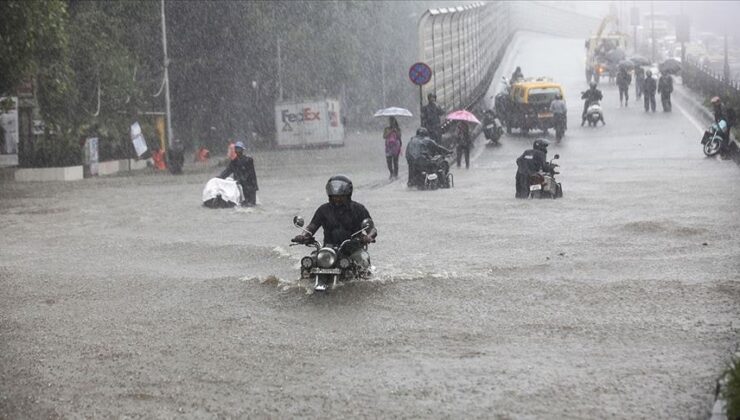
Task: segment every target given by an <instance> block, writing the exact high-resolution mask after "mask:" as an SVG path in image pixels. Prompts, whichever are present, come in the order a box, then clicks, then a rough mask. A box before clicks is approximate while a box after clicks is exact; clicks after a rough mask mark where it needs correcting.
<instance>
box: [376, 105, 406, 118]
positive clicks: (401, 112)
mask: <svg viewBox="0 0 740 420" xmlns="http://www.w3.org/2000/svg"><path fill="white" fill-rule="evenodd" d="M373 117H413V115H412V114H411V111H409V110H408V109H406V108H398V107H395V106H392V107H390V108H386V109H381V110H380V111H378V112H376V113H375V114H374V115H373Z"/></svg>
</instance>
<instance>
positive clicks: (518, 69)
mask: <svg viewBox="0 0 740 420" xmlns="http://www.w3.org/2000/svg"><path fill="white" fill-rule="evenodd" d="M519 79H524V75H523V74H522V68H521V67H519V66H516V69H515V70H514V73H511V79H510V80H509V83H511V84H512V85H513V84H514V83H516V82H517V81H518V80H519Z"/></svg>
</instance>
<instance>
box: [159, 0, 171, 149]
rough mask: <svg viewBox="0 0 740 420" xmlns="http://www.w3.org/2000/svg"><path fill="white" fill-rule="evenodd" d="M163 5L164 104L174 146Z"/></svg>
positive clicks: (168, 130) (169, 141) (169, 143)
mask: <svg viewBox="0 0 740 420" xmlns="http://www.w3.org/2000/svg"><path fill="white" fill-rule="evenodd" d="M160 3H161V6H162V49H163V50H164V106H165V113H166V114H167V145H168V146H172V115H171V112H170V77H169V72H168V70H167V68H168V67H169V65H170V60H169V58H167V27H166V23H165V18H164V0H161V2H160Z"/></svg>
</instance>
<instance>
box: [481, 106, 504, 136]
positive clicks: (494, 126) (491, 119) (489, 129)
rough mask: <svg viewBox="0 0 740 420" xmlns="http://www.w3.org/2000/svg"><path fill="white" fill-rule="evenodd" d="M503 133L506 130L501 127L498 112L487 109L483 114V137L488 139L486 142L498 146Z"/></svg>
mask: <svg viewBox="0 0 740 420" xmlns="http://www.w3.org/2000/svg"><path fill="white" fill-rule="evenodd" d="M503 133H504V128H503V127H502V126H501V122H500V121H499V119H498V117H497V116H496V112H495V111H494V110H492V109H487V110H486V111H485V113H484V114H483V135H484V136H485V137H486V140H489V141H490V142H491V143H490V144H497V143H498V140H499V139H500V138H501V135H502V134H503Z"/></svg>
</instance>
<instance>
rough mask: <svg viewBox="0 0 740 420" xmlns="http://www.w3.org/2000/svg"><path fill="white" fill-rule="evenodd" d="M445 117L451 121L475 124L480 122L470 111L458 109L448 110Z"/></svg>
mask: <svg viewBox="0 0 740 420" xmlns="http://www.w3.org/2000/svg"><path fill="white" fill-rule="evenodd" d="M447 119H448V120H452V121H467V122H471V123H475V124H480V121H478V118H475V115H473V113H472V112H470V111H467V110H464V109H460V110H457V111H453V112H450V113H449V114H447Z"/></svg>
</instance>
